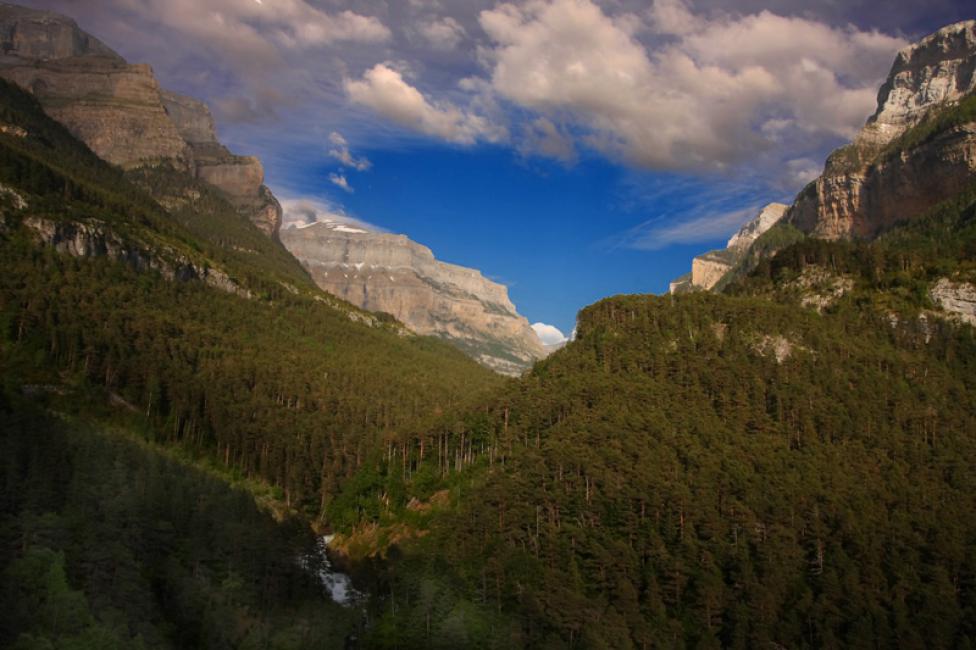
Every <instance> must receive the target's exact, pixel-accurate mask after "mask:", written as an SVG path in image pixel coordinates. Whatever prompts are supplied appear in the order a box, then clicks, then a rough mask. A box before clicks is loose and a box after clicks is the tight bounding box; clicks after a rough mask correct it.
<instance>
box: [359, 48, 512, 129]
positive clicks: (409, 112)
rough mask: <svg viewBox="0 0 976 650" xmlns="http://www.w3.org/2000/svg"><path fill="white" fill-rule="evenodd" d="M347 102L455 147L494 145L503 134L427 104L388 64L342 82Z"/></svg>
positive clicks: (466, 114) (451, 108) (479, 119)
mask: <svg viewBox="0 0 976 650" xmlns="http://www.w3.org/2000/svg"><path fill="white" fill-rule="evenodd" d="M345 88H346V93H347V94H348V95H349V98H350V99H351V100H352V101H353V102H355V103H357V104H362V105H363V106H368V107H369V108H372V109H373V110H375V111H376V112H377V113H379V114H380V115H383V116H384V117H386V118H388V119H390V120H393V121H394V122H396V123H398V124H400V125H402V126H405V127H407V128H410V129H413V130H415V131H419V132H420V133H424V134H426V135H430V136H435V137H438V138H442V139H444V140H448V141H450V142H456V143H458V144H473V143H474V142H477V141H479V140H485V141H489V142H494V141H498V140H500V139H501V138H503V137H504V132H503V131H502V130H501V129H500V128H499V127H497V126H495V125H494V124H492V123H491V122H490V121H489V120H488V119H487V118H485V117H484V116H482V115H478V114H476V113H474V112H471V111H465V110H462V109H460V108H458V107H457V106H455V105H454V104H452V103H450V102H437V103H434V102H430V101H428V100H427V98H426V97H424V95H423V94H422V93H421V92H420V91H419V90H417V89H416V88H414V87H413V86H411V85H410V84H408V83H407V82H406V81H405V80H404V79H403V75H402V74H401V73H400V72H399V71H397V70H394V69H393V68H392V67H391V64H388V63H379V64H377V65H375V66H373V67H372V68H370V69H369V70H367V71H366V72H365V73H364V74H363V77H362V79H358V80H346V82H345Z"/></svg>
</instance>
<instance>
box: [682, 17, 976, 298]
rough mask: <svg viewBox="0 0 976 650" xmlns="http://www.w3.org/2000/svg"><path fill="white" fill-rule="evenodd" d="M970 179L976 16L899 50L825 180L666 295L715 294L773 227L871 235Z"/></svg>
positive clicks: (974, 155)
mask: <svg viewBox="0 0 976 650" xmlns="http://www.w3.org/2000/svg"><path fill="white" fill-rule="evenodd" d="M974 182H976V20H968V21H963V22H959V23H956V24H953V25H949V26H947V27H944V28H942V29H940V30H939V31H937V32H935V33H933V34H931V35H929V36H927V37H925V38H923V39H922V40H920V41H918V42H917V43H915V44H913V45H910V46H908V47H906V48H905V49H903V50H901V51H900V52H899V53H898V55H897V56H896V57H895V62H894V64H893V65H892V68H891V71H890V72H889V74H888V78H887V80H886V81H885V82H884V85H882V86H881V89H880V91H879V92H878V105H877V109H876V110H875V112H874V114H873V115H872V116H871V117H870V118H868V120H867V123H866V124H865V126H864V128H862V129H861V131H860V132H859V133H858V134H857V136H856V137H855V138H854V140H853V142H851V143H850V144H848V145H846V146H844V147H841V148H840V149H838V150H836V151H834V152H833V153H832V154H831V155H830V156H829V157H828V159H827V162H826V165H825V167H824V171H823V174H821V175H820V177H818V178H817V179H816V180H814V181H813V182H811V183H810V184H809V185H807V186H806V187H805V188H804V189H803V190H802V191H801V192H800V193H799V195H797V197H796V200H795V201H794V202H793V204H792V205H791V206H789V208H788V209H787V207H786V206H784V205H782V204H771V205H770V206H767V207H766V208H765V209H764V210H763V214H761V215H760V216H759V217H757V219H755V220H753V221H752V222H750V223H749V224H746V226H744V227H743V230H742V231H740V233H739V234H737V235H736V236H734V237H733V238H732V239H731V240H729V246H728V248H726V249H723V250H718V251H710V252H708V253H705V254H703V255H700V256H698V257H696V258H695V259H694V261H693V263H692V272H691V273H689V274H686V275H684V276H681V277H680V278H677V279H676V280H675V281H674V282H672V283H671V287H670V291H671V293H678V292H682V291H689V290H694V289H704V290H710V289H714V288H721V286H722V285H723V280H726V279H727V278H729V277H731V276H732V274H733V271H736V270H741V267H743V266H748V263H747V261H748V262H753V263H754V262H755V261H756V260H757V259H758V258H759V257H763V256H767V255H768V254H771V253H772V252H774V251H775V249H776V248H777V247H776V246H767V248H766V250H764V251H759V250H755V249H754V248H751V247H752V245H753V244H754V243H756V241H757V240H758V239H759V237H760V236H761V235H762V234H763V233H764V232H766V231H767V230H769V229H770V228H771V227H772V226H774V225H776V224H777V223H781V224H783V227H786V228H788V227H790V226H792V227H793V228H794V229H795V230H793V232H795V233H798V234H799V233H802V234H805V235H809V236H812V237H816V238H820V239H872V238H874V237H876V236H877V235H879V234H881V233H883V232H884V231H886V230H888V229H889V228H891V227H892V226H894V225H895V224H898V223H900V222H904V221H907V220H910V219H912V218H915V217H917V216H919V215H922V214H924V213H925V211H926V210H928V209H930V208H932V207H933V206H935V205H936V204H937V203H939V202H941V201H943V200H945V199H947V198H951V197H953V196H956V195H958V194H959V193H960V192H963V191H965V190H966V189H968V188H969V187H971V186H972V184H973V183H974ZM764 215H765V216H764ZM799 236H802V235H799Z"/></svg>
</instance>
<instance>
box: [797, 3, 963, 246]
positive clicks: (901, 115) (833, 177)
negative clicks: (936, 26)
mask: <svg viewBox="0 0 976 650" xmlns="http://www.w3.org/2000/svg"><path fill="white" fill-rule="evenodd" d="M974 90H976V21H973V20H970V21H965V22H961V23H957V24H955V25H950V26H948V27H945V28H943V29H940V30H939V31H938V32H936V33H934V34H932V35H931V36H928V37H926V38H924V39H922V40H921V41H919V42H918V43H916V44H914V45H911V46H909V47H907V48H905V49H904V50H902V51H901V52H899V53H898V56H897V57H896V59H895V63H894V65H893V66H892V69H891V72H890V73H889V75H888V79H887V81H885V83H884V85H883V86H882V87H881V91H880V92H879V94H878V108H877V110H876V112H875V114H874V115H873V116H871V118H869V120H868V122H867V124H866V125H865V127H864V128H863V129H862V130H861V132H860V133H859V134H858V135H857V137H856V138H855V140H854V142H852V143H851V144H850V145H848V146H846V147H843V148H841V149H838V150H837V151H835V152H834V153H833V154H831V156H830V158H828V160H827V164H826V167H825V169H824V172H823V175H822V176H820V178H818V179H817V180H816V181H814V182H813V183H811V184H810V185H809V186H808V187H807V188H806V189H804V191H803V192H801V193H800V195H799V196H798V197H797V199H796V202H795V203H794V205H793V206H792V207H791V208H790V211H789V214H788V215H787V221H788V222H789V223H792V224H793V225H795V226H796V227H798V228H799V229H800V230H802V231H804V232H806V233H808V234H811V235H813V236H815V237H822V238H826V239H839V238H850V237H862V238H867V237H873V236H875V235H876V234H878V233H879V232H881V231H883V230H884V229H885V228H887V227H889V226H891V225H893V224H894V223H897V222H899V221H903V220H905V219H910V218H912V217H913V216H915V215H917V214H919V213H921V212H923V211H925V210H926V209H927V208H929V207H931V206H932V205H934V204H935V203H937V202H939V201H941V200H943V199H945V198H947V197H949V196H952V195H953V194H956V193H958V192H960V191H962V190H963V189H965V188H966V187H967V186H968V185H969V184H970V183H972V182H973V180H974V179H976V122H974V121H972V120H965V119H963V120H958V123H954V124H952V125H951V127H948V128H945V129H939V130H937V131H935V132H933V133H932V134H931V137H926V138H914V139H911V140H910V141H905V140H906V136H908V135H911V134H910V133H909V131H910V130H911V129H913V127H923V126H925V125H926V124H935V123H936V120H938V118H939V114H940V113H941V112H945V111H948V110H952V108H953V107H956V106H958V104H959V103H960V102H964V101H966V100H967V98H969V97H971V96H972V93H973V92H974Z"/></svg>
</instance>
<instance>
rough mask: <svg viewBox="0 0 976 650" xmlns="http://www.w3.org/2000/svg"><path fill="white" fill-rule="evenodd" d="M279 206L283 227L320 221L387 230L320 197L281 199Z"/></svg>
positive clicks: (365, 228) (374, 229)
mask: <svg viewBox="0 0 976 650" xmlns="http://www.w3.org/2000/svg"><path fill="white" fill-rule="evenodd" d="M281 208H282V212H283V213H284V216H283V217H282V227H283V228H288V227H290V226H296V225H303V226H304V225H310V224H313V223H317V222H320V221H321V222H326V223H344V224H347V225H350V226H355V227H357V228H362V229H364V230H371V231H373V232H387V231H386V229H385V228H381V227H380V226H377V225H375V224H372V223H369V222H367V221H363V220H362V219H357V218H356V217H353V216H350V215H349V214H346V212H345V211H344V210H343V209H342V208H341V207H340V206H337V205H334V204H332V203H329V202H328V201H325V200H323V199H320V198H312V197H298V198H288V199H282V201H281Z"/></svg>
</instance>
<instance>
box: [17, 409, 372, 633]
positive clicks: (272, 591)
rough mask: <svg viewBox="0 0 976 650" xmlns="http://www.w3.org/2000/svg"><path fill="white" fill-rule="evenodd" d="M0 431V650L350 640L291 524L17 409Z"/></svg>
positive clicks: (200, 478) (212, 483) (107, 438)
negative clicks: (2, 649) (304, 564)
mask: <svg viewBox="0 0 976 650" xmlns="http://www.w3.org/2000/svg"><path fill="white" fill-rule="evenodd" d="M0 431H2V432H3V433H2V435H0V470H2V474H0V476H2V478H0V495H2V496H0V574H2V576H3V579H2V580H0V607H2V609H3V612H4V616H2V617H0V646H3V647H5V648H17V649H25V650H26V649H28V648H38V649H39V648H92V649H96V648H97V649H99V650H103V649H109V648H118V649H119V650H123V649H126V650H127V649H129V648H191V647H192V648H281V649H285V648H295V649H298V648H342V647H344V640H345V639H346V637H347V636H349V635H350V634H351V633H353V631H354V630H355V627H356V624H357V622H358V621H357V618H358V615H357V613H356V612H355V611H354V610H349V609H345V608H342V607H340V606H338V605H335V604H333V603H331V602H330V601H329V600H328V599H327V598H326V597H325V596H324V595H323V590H322V586H321V585H320V584H318V583H317V581H316V578H315V577H314V575H313V573H312V572H313V571H314V570H315V558H316V556H315V554H314V543H313V542H314V540H313V539H312V535H311V532H310V531H309V530H308V528H307V526H306V525H305V524H304V522H303V521H300V520H297V519H290V520H286V521H283V522H281V523H278V522H276V521H274V520H273V519H272V518H271V517H270V516H269V515H268V514H266V513H262V512H260V511H259V510H258V509H257V507H256V506H255V504H254V501H253V499H252V498H251V496H250V495H249V494H248V493H245V492H242V491H240V490H232V489H229V488H228V487H226V485H225V484H224V483H223V482H222V481H219V480H216V479H214V478H212V477H208V476H206V475H203V474H201V473H199V472H196V471H194V470H192V469H188V468H187V467H186V466H185V465H183V464H181V463H177V462H174V461H172V460H168V459H166V458H164V457H162V456H160V455H159V454H158V453H156V452H154V451H153V450H152V449H151V448H150V447H147V446H146V445H137V444H135V443H134V442H132V441H130V440H128V439H126V438H123V437H119V436H117V435H111V434H107V433H104V432H101V431H98V430H96V429H93V428H90V427H87V426H84V425H82V424H81V423H79V422H77V421H72V422H69V423H66V422H63V421H59V420H56V419H53V418H51V417H50V416H47V415H44V414H43V413H42V412H41V411H39V410H37V409H36V408H35V407H34V406H33V405H31V404H23V403H18V400H17V398H16V396H13V397H12V398H9V399H8V398H4V400H3V406H0ZM303 557H304V558H308V559H307V563H308V568H307V569H306V568H302V566H301V565H300V564H299V559H300V558H303Z"/></svg>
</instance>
